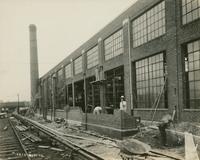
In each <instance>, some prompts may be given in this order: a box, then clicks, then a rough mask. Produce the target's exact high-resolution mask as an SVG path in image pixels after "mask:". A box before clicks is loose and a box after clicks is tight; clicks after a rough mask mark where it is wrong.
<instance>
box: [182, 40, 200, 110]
mask: <svg viewBox="0 0 200 160" xmlns="http://www.w3.org/2000/svg"><path fill="white" fill-rule="evenodd" d="M185 73H186V87H187V98H186V99H187V108H195V109H196V108H198V109H200V40H198V41H195V42H192V43H189V44H187V54H186V56H185Z"/></svg>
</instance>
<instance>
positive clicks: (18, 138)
mask: <svg viewBox="0 0 200 160" xmlns="http://www.w3.org/2000/svg"><path fill="white" fill-rule="evenodd" d="M8 121H9V123H10V126H11V128H12V130H13V132H14V134H15V136H16V137H17V140H18V142H19V144H20V146H21V148H22V149H23V151H24V153H25V156H26V157H27V159H28V160H31V159H30V157H29V155H28V152H27V151H26V148H25V147H24V145H23V143H22V141H21V139H20V137H19V135H18V133H17V131H16V129H15V127H14V126H13V124H12V122H11V120H10V119H8Z"/></svg>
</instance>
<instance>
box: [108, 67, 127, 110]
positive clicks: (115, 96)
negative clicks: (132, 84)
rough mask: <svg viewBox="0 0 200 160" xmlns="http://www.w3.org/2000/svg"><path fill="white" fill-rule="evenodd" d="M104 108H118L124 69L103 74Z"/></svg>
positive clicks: (122, 90)
mask: <svg viewBox="0 0 200 160" xmlns="http://www.w3.org/2000/svg"><path fill="white" fill-rule="evenodd" d="M105 75H106V84H105V89H106V95H105V97H106V106H108V107H112V108H119V104H120V97H121V96H122V95H124V67H123V66H122V67H118V68H115V69H112V70H109V71H107V72H105Z"/></svg>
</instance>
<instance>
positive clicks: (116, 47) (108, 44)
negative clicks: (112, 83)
mask: <svg viewBox="0 0 200 160" xmlns="http://www.w3.org/2000/svg"><path fill="white" fill-rule="evenodd" d="M104 49H105V60H109V59H111V58H113V57H116V56H118V55H120V54H122V53H123V52H124V46H123V31H122V29H120V30H119V31H117V32H116V33H114V34H113V35H111V36H110V37H108V38H107V39H105V41H104Z"/></svg>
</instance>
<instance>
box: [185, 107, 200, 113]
mask: <svg viewBox="0 0 200 160" xmlns="http://www.w3.org/2000/svg"><path fill="white" fill-rule="evenodd" d="M183 111H184V112H200V109H192V108H191V109H183Z"/></svg>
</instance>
